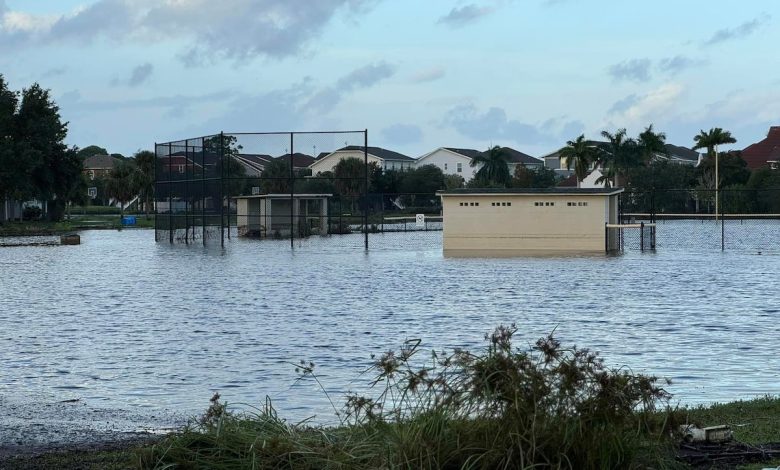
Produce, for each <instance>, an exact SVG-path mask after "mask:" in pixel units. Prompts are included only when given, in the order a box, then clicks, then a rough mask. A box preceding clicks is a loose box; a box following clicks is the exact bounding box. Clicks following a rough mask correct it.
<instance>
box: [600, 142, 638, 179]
mask: <svg viewBox="0 0 780 470" xmlns="http://www.w3.org/2000/svg"><path fill="white" fill-rule="evenodd" d="M601 136H602V137H604V138H605V139H607V140H608V141H609V143H608V145H607V146H606V147H603V148H600V149H599V157H598V163H599V164H600V165H601V167H602V172H603V174H604V175H603V176H602V177H600V178H599V179H597V180H596V182H597V183H602V182H603V183H606V184H607V186H608V185H609V184H610V181H609V180H610V179H612V181H613V183H614V185H615V186H616V187H617V186H620V184H621V183H622V182H623V177H624V176H625V174H626V173H627V172H628V171H629V170H630V169H631V168H636V167H638V166H640V165H641V164H642V158H641V154H640V150H639V146H638V145H637V142H636V140H634V139H632V138H630V137H629V138H627V137H626V130H625V129H618V131H617V132H615V133H614V134H612V133H610V132H608V131H602V132H601Z"/></svg>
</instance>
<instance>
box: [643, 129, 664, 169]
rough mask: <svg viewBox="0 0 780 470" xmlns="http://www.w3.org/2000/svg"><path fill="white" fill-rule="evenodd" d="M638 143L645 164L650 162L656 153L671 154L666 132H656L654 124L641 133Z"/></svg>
mask: <svg viewBox="0 0 780 470" xmlns="http://www.w3.org/2000/svg"><path fill="white" fill-rule="evenodd" d="M637 145H638V146H639V153H640V155H641V157H642V162H643V163H644V164H649V163H650V162H651V161H652V160H653V157H655V156H656V155H668V154H669V150H667V148H666V134H664V133H663V132H655V131H654V130H653V125H652V124H650V125H649V126H647V127H646V128H645V130H644V131H642V133H640V134H639V138H638V139H637Z"/></svg>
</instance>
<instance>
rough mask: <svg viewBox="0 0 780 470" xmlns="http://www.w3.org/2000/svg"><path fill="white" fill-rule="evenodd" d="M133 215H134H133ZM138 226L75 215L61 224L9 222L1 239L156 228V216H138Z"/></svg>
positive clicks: (3, 225)
mask: <svg viewBox="0 0 780 470" xmlns="http://www.w3.org/2000/svg"><path fill="white" fill-rule="evenodd" d="M131 215H132V214H131ZM135 217H136V225H131V226H125V225H122V222H121V220H120V218H119V215H118V214H116V215H83V216H82V215H73V216H71V218H70V220H63V221H60V222H48V221H42V220H35V221H8V222H2V223H0V237H29V236H49V235H63V234H66V233H70V232H77V231H80V230H119V229H122V230H125V229H136V228H154V216H152V217H151V218H150V219H148V220H147V219H146V217H145V216H144V215H143V214H141V215H136V216H135Z"/></svg>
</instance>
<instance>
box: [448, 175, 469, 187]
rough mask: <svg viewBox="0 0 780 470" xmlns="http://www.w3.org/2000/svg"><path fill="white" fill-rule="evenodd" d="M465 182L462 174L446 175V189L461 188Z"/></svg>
mask: <svg viewBox="0 0 780 470" xmlns="http://www.w3.org/2000/svg"><path fill="white" fill-rule="evenodd" d="M464 184H465V181H464V180H463V177H462V176H460V175H444V189H459V188H462V187H463V185H464Z"/></svg>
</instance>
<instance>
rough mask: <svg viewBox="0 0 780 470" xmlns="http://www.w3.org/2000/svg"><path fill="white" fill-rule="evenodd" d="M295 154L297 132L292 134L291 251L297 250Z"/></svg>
mask: <svg viewBox="0 0 780 470" xmlns="http://www.w3.org/2000/svg"><path fill="white" fill-rule="evenodd" d="M294 152H295V132H290V249H295V233H294V227H295V173H293V153H294Z"/></svg>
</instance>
